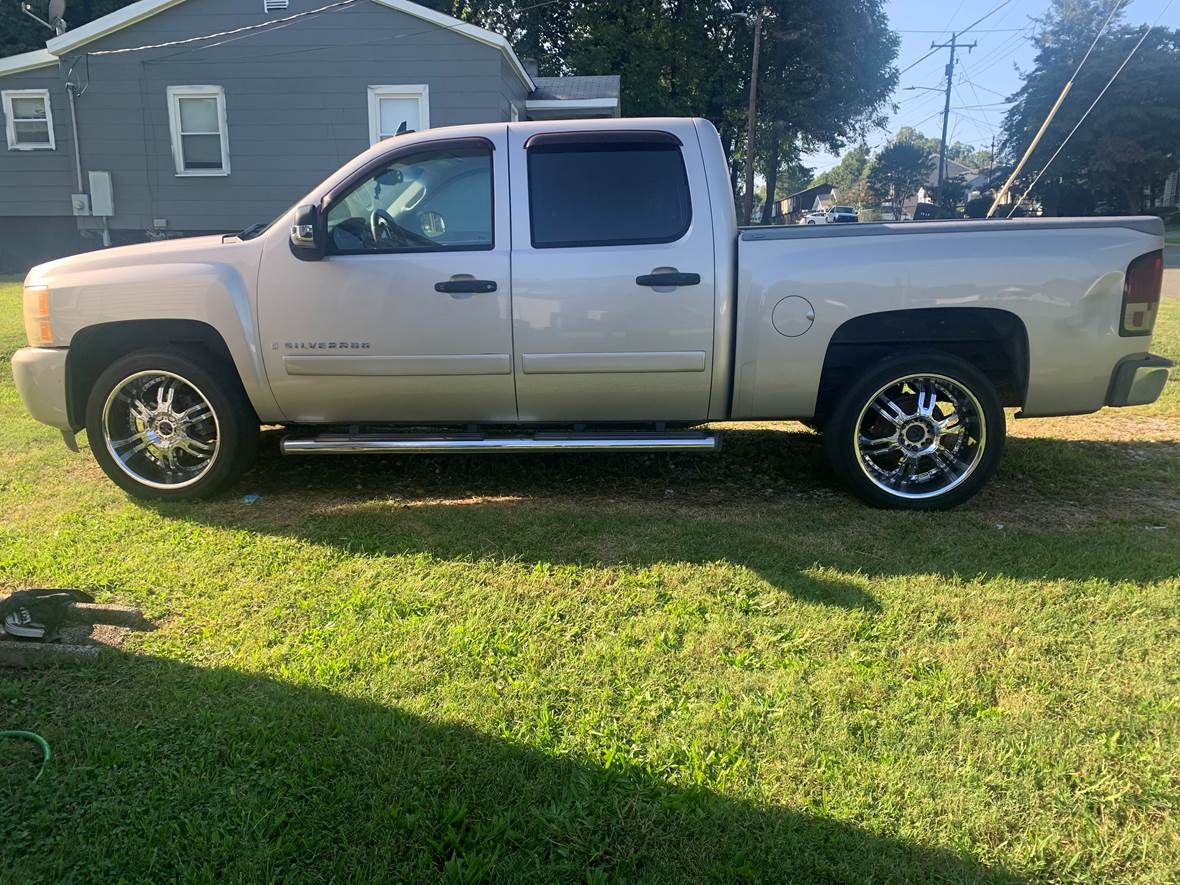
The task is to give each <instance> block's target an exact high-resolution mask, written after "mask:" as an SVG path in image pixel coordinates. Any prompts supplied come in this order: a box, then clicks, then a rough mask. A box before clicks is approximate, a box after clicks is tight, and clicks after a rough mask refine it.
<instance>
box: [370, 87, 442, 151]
mask: <svg viewBox="0 0 1180 885" xmlns="http://www.w3.org/2000/svg"><path fill="white" fill-rule="evenodd" d="M429 92H430V90H429V89H428V87H427V86H426V85H425V84H421V85H418V86H370V87H369V144H376V143H377V142H379V141H381V140H382V139H386V138H389V137H390V136H392V135H397V134H398V132H399V131H400V132H421V131H422V130H423V129H429V128H430V102H429Z"/></svg>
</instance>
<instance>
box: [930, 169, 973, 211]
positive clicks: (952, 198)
mask: <svg viewBox="0 0 1180 885" xmlns="http://www.w3.org/2000/svg"><path fill="white" fill-rule="evenodd" d="M966 196H967V181H966V179H964V178H963V176H961V175H953V176H951V177H949V178H947V179H945V180H944V181H943V182H942V187H940V188H936V189H935V195H934V202H935V203H937V204H938V205H939V206H940V207H942V208H943V209H946V210H948V211H951V212H953V211H955V210H956V209H958V208H959V206H961V205H962V204H963V201H964V199H965V198H966Z"/></svg>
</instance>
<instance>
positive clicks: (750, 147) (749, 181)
mask: <svg viewBox="0 0 1180 885" xmlns="http://www.w3.org/2000/svg"><path fill="white" fill-rule="evenodd" d="M737 15H739V16H741V17H742V18H750V20H751V21H752V22H753V24H754V58H753V60H752V61H751V63H750V107H749V110H748V111H747V113H746V192H745V194H744V195H743V196H744V199H743V201H742V223H743V224H749V223H750V218H751V217H752V216H753V214H754V122H755V118H756V114H757V107H758V53H759V51H760V50H761V49H762V10H761V9H759V10H758V11H757V12H756V13H754V15H753V16H752V17H751V16H749V15H747V14H746V13H737ZM772 198H773V194H767V195H766V199H768V200H769V199H772Z"/></svg>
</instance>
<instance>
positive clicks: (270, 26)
mask: <svg viewBox="0 0 1180 885" xmlns="http://www.w3.org/2000/svg"><path fill="white" fill-rule="evenodd" d="M359 2H360V0H340V2H338V3H329V4H327V5H326V6H320V7H318V8H317V9H309V10H307V11H305V12H296V13H294V14H293V15H287V16H284V17H283V18H274V19H270V20H269V21H265V22H259V23H258V24H254V25H243V26H242V27H240V28H233V29H231V30H228V31H217V32H216V33H213V34H203V35H201V36H200V37H184V38H183V39H180V40H168V41H166V42H164V43H147V44H144V45H143V46H125V47H123V48H122V49H100V50H98V51H96V52H88V53H87V55H94V56H99V55H122V54H124V53H127V52H144V51H146V50H149V49H168V48H170V47H172V46H184V45H186V44H189V43H199V42H201V41H202V40H214V39H216V38H217V37H230V36H232V35H234V34H242V33H245V32H247V31H258V30H264V29H265V30H276V27H275V26H276V25H283V24H284V23H286V22H292V21H295V20H296V19H301V18H307V17H308V16H311V15H319V14H320V13H322V12H329V11H331V10H335V9H342V8H344V7H345V6H352V5H353V4H354V3H359Z"/></svg>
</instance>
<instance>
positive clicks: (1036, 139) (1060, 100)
mask: <svg viewBox="0 0 1180 885" xmlns="http://www.w3.org/2000/svg"><path fill="white" fill-rule="evenodd" d="M1122 5H1123V0H1117V2H1116V3H1115V4H1114V6H1113V7H1111V10H1110V14H1109V15H1107V16H1106V21H1104V22H1103V23H1102V27H1101V28H1099V29H1098V33H1097V34H1095V35H1094V39H1093V40H1092V41H1091V42H1090V48H1089V49H1087V50H1086V54H1085V55H1083V56H1082V60H1081V61H1080V62H1078V66H1077V67H1076V68H1074V72H1073V75H1072V76H1071V77H1070V78H1069V79H1068V80H1067V81H1066V82H1065V86H1063V87H1062V89H1061V94H1060V95H1058V96H1057V101H1055V102H1054V103H1053V107H1052V108H1050V109H1049V114H1048V116H1046V117H1045V120H1044V122H1043V123H1041V127H1040V128H1039V129H1038V130H1037V134H1036V135H1034V136H1033V140H1032V141H1031V142H1029V145H1028V147H1027V148H1026V149H1025V151H1024V154H1023V156H1021V158H1020V162H1018V163H1017V164H1016V167H1015V168H1014V169H1013V170H1012V174H1011V175H1009V176H1008V180H1007V181H1005V182H1004V186H1003V187H1001V188H1000V189H999V191H997V192H996V198H995V200H994V201H993V202H992V205H991V208H990V209H988V210H987V217H988V218H991V217H992V216H993V215H995V214H996V208H997V207H998V206H999V205H1000V201H1001V200H1003V199H1004V197H1005V196H1006V195H1007V194H1008V191H1009V189H1010V188H1011V187H1012V183H1013V182H1014V181H1016V177H1017V176H1018V175H1020V173H1021V171H1022V170H1023V169H1024V166H1025V164H1026V163H1027V162H1028V159H1029V157H1031V156H1032V153H1033V151H1034V150H1036V147H1037V145H1038V144H1040V141H1041V139H1042V138H1043V137H1044V135H1045V133H1046V132H1047V131H1048V130H1049V124H1050V123H1052V122H1053V118H1054V117H1056V116H1057V112H1058V111H1059V110H1061V106H1062V105H1063V104H1064V103H1065V99H1066V96H1068V95H1069V92H1070V90H1071V89H1073V84H1074V80H1076V79H1077V76H1078V74H1080V73H1081V71H1082V67H1083V66H1084V65H1085V64H1086V61H1087V59H1089V58H1090V54H1091V53H1092V52H1093V51H1094V47H1095V46H1097V45H1098V41H1099V40H1100V39H1101V38H1102V35H1103V34H1105V33H1106V29H1107V28H1108V27H1109V26H1110V23H1111V22H1112V21H1113V20H1114V17H1115V13H1117V12H1118V11H1119V7H1121V6H1122ZM1171 5H1172V0H1168V6H1171ZM1168 6H1165V7H1164V9H1165V10H1166V9H1167V8H1168ZM1160 15H1161V16H1162V15H1163V12H1161V13H1160ZM1156 21H1159V19H1158V18H1157V19H1156ZM1153 27H1155V24H1154V23H1152V25H1150V26H1149V27H1148V28H1147V30H1146V31H1145V32H1144V34H1143V37H1142V38H1141V39H1140V41H1139V42H1140V43H1142V42H1143V40H1144V39H1146V38H1147V35H1148V34H1150V33H1151V29H1152V28H1153ZM1138 48H1139V45H1138V44H1136V45H1135V49H1132V50H1131V55H1134V54H1135V50H1136V49H1138ZM1131 55H1128V56H1127V59H1126V61H1124V62H1123V66H1125V65H1126V64H1127V62H1128V61H1130V60H1131ZM1122 69H1123V67H1122V66H1120V67H1119V71H1121V70H1122ZM1114 76H1115V77H1117V76H1118V71H1115V75H1114ZM1113 82H1114V77H1111V79H1110V83H1113ZM1110 83H1107V84H1106V85H1107V86H1108V87H1109V86H1110ZM1102 92H1106V89H1105V88H1104V89H1103V90H1102ZM1101 97H1102V95H1101V94H1099V96H1098V98H1101ZM1097 103H1098V99H1095V100H1094V104H1097ZM1093 107H1094V105H1090V108H1091V109H1093ZM1089 113H1090V111H1089V110H1087V111H1086V114H1089ZM1085 118H1086V117H1085V115H1083V116H1082V119H1083V120H1084V119H1085ZM1078 125H1081V121H1080V120H1079V121H1078ZM1076 131H1077V127H1076V126H1075V127H1074V132H1076ZM1072 135H1073V132H1071V133H1070V136H1072ZM1068 140H1069V138H1068V137H1067V138H1066V141H1068ZM1061 147H1065V144H1064V143H1063V144H1062V145H1061ZM1060 150H1061V149H1060V148H1058V153H1060ZM1041 171H1042V174H1043V173H1044V170H1041ZM1027 194H1028V191H1025V195H1027ZM1017 206H1019V203H1018V204H1017ZM1012 211H1013V212H1015V211H1016V207H1013V209H1012ZM1008 217H1009V218H1011V217H1012V216H1011V215H1009V216H1008Z"/></svg>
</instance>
